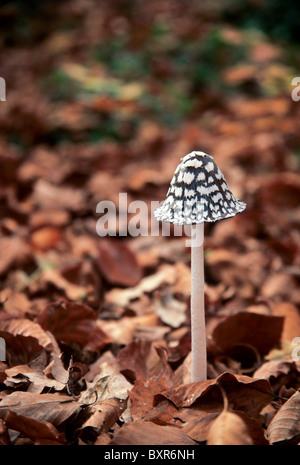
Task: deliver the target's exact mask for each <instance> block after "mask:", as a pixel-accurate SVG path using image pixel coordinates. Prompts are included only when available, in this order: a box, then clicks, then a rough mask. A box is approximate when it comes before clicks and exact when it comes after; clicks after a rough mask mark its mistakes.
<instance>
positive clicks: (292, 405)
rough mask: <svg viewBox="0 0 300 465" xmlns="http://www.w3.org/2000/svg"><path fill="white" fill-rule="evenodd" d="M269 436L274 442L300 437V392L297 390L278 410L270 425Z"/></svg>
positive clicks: (297, 440) (295, 439) (296, 439)
mask: <svg viewBox="0 0 300 465" xmlns="http://www.w3.org/2000/svg"><path fill="white" fill-rule="evenodd" d="M267 438H268V439H269V441H270V442H271V443H272V444H278V443H282V442H288V441H292V440H294V442H295V441H296V443H297V442H299V439H300V392H299V391H297V392H296V393H295V394H294V395H293V396H292V397H290V398H289V399H288V400H287V401H286V402H285V403H284V404H283V405H282V406H281V407H280V409H279V410H278V412H277V413H276V415H275V416H274V418H273V419H272V421H271V423H270V424H269V426H268V430H267Z"/></svg>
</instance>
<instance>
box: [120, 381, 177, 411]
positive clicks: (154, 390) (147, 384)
mask: <svg viewBox="0 0 300 465" xmlns="http://www.w3.org/2000/svg"><path fill="white" fill-rule="evenodd" d="M168 387H170V382H169V381H168V380H167V379H166V378H165V377H164V375H162V376H160V377H157V376H156V377H153V378H150V379H149V380H147V381H143V380H141V379H137V380H136V382H135V383H134V387H133V388H132V390H131V391H130V392H129V398H130V400H131V407H130V413H131V416H132V418H133V419H134V420H141V419H143V418H145V417H146V415H147V414H148V412H150V411H151V410H152V408H153V398H154V396H155V395H156V394H158V393H159V392H162V391H164V390H165V389H167V388H168Z"/></svg>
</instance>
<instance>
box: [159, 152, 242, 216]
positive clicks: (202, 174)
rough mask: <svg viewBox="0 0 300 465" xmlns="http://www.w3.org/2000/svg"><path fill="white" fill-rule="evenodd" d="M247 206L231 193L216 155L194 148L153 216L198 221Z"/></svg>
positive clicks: (234, 212)
mask: <svg viewBox="0 0 300 465" xmlns="http://www.w3.org/2000/svg"><path fill="white" fill-rule="evenodd" d="M246 207H247V205H246V203H244V202H242V201H240V200H238V199H236V198H235V197H234V195H233V194H232V192H231V190H230V188H229V186H228V184H227V182H226V181H225V178H224V175H223V173H222V172H221V170H220V169H219V168H218V166H217V165H216V163H215V162H214V160H213V157H211V156H210V155H207V154H206V153H204V152H198V151H194V152H191V153H189V154H188V155H186V156H185V157H183V158H182V159H181V162H180V164H179V165H178V166H177V168H176V170H175V173H174V176H173V178H172V181H171V184H170V187H169V190H168V192H167V197H166V199H165V200H164V202H162V203H161V204H160V206H159V207H158V208H156V210H155V211H154V216H155V218H156V219H157V220H158V221H167V222H169V223H173V224H176V225H185V224H197V223H203V222H214V221H218V220H222V219H225V218H230V217H232V216H235V215H236V214H237V213H241V212H242V211H244V210H245V208H246Z"/></svg>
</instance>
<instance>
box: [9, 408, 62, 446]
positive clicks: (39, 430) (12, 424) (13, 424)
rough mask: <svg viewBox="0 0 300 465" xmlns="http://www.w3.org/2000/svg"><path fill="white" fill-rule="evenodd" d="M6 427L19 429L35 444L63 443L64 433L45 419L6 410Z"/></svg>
mask: <svg viewBox="0 0 300 465" xmlns="http://www.w3.org/2000/svg"><path fill="white" fill-rule="evenodd" d="M5 424H6V426H7V428H10V429H13V430H15V431H19V432H20V433H21V434H23V435H24V436H25V437H28V438H30V439H32V441H34V442H35V444H43V443H44V441H48V442H47V444H49V441H51V443H52V444H63V443H64V442H65V437H64V434H62V433H59V432H58V431H57V429H56V428H55V426H53V425H52V424H51V423H49V422H47V421H40V420H35V419H33V418H30V417H26V416H24V415H18V414H17V413H14V412H12V411H10V410H9V411H8V413H7V415H6V417H5Z"/></svg>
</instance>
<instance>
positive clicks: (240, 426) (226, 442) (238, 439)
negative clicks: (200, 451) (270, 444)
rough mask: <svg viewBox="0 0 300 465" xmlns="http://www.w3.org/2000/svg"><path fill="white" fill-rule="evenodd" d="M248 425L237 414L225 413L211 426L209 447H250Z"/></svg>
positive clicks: (208, 439)
mask: <svg viewBox="0 0 300 465" xmlns="http://www.w3.org/2000/svg"><path fill="white" fill-rule="evenodd" d="M252 444H253V442H252V439H251V437H250V436H249V433H248V430H247V425H246V423H245V422H244V421H243V420H242V418H241V417H240V416H239V415H237V414H236V413H233V412H229V411H223V412H222V413H221V414H220V415H219V416H218V418H217V419H216V420H215V421H214V422H213V424H212V425H211V427H210V429H209V432H208V436H207V445H209V446H230V445H235V446H250V445H252Z"/></svg>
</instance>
